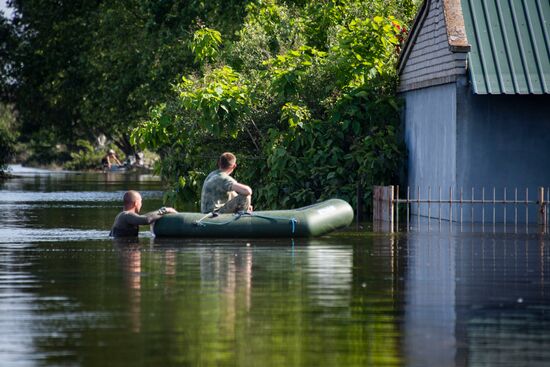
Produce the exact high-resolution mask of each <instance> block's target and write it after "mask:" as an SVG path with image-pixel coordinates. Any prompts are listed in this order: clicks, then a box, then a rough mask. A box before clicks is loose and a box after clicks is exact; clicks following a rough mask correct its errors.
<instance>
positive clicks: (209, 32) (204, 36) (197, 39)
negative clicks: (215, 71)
mask: <svg viewBox="0 0 550 367" xmlns="http://www.w3.org/2000/svg"><path fill="white" fill-rule="evenodd" d="M221 43H222V35H221V33H220V32H218V31H217V30H215V29H210V28H202V29H199V30H198V31H196V32H195V34H194V35H193V41H192V43H191V51H192V52H193V54H194V55H195V62H208V61H213V60H214V59H215V58H216V56H218V53H219V48H220V45H221Z"/></svg>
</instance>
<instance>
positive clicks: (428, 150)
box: [398, 0, 550, 221]
mask: <svg viewBox="0 0 550 367" xmlns="http://www.w3.org/2000/svg"><path fill="white" fill-rule="evenodd" d="M398 72H399V77H400V85H399V92H400V94H401V96H402V98H403V99H404V101H405V107H404V113H403V119H404V135H405V142H406V145H407V148H408V185H409V186H410V187H411V192H416V191H417V188H420V190H421V192H422V194H421V195H422V196H423V197H425V196H426V195H427V188H428V187H431V188H433V194H432V195H433V196H432V198H433V197H435V196H436V195H438V194H434V193H436V192H437V191H438V188H439V187H442V188H443V192H444V193H445V194H446V195H444V196H445V197H447V198H448V196H449V188H451V187H452V188H453V190H454V192H455V193H456V195H457V196H455V198H458V193H459V192H460V191H463V192H464V198H466V197H467V198H469V197H470V196H471V192H472V188H473V190H474V194H475V196H476V198H481V195H482V190H483V188H485V190H486V192H485V195H486V198H491V199H492V195H493V193H492V192H493V187H494V188H495V192H496V193H497V194H496V196H497V199H498V198H502V197H503V195H504V188H507V192H508V198H513V196H514V188H516V187H517V188H518V190H519V193H518V199H522V200H523V199H524V197H525V195H526V194H525V192H526V189H527V190H528V193H529V194H528V195H529V196H528V197H529V199H530V200H536V190H537V188H538V187H539V186H542V187H550V2H549V1H548V0H506V1H503V0H425V1H424V2H423V4H422V5H421V8H420V10H419V13H418V15H417V17H416V20H415V22H414V25H413V26H412V28H411V31H410V34H409V38H408V40H407V41H406V43H405V45H404V46H403V50H402V53H401V55H400V59H399V65H398ZM413 188H414V189H413ZM423 214H424V213H423ZM448 215H449V213H448V210H446V212H445V213H444V216H445V217H448ZM499 215H500V214H499ZM522 216H523V220H524V219H525V216H524V215H522ZM532 220H536V216H535V215H532V216H530V217H529V221H532Z"/></svg>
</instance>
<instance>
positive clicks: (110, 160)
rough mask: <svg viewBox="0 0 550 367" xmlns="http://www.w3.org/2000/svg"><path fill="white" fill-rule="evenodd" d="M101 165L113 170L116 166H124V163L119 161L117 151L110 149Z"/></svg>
mask: <svg viewBox="0 0 550 367" xmlns="http://www.w3.org/2000/svg"><path fill="white" fill-rule="evenodd" d="M101 163H102V164H103V168H105V169H111V168H112V167H113V165H114V164H116V165H118V166H122V163H120V161H119V160H118V158H117V156H116V154H115V151H114V150H112V149H109V151H108V152H107V154H106V155H105V156H104V157H103V158H102V159H101Z"/></svg>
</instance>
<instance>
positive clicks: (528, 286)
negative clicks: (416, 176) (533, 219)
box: [404, 233, 550, 366]
mask: <svg viewBox="0 0 550 367" xmlns="http://www.w3.org/2000/svg"><path fill="white" fill-rule="evenodd" d="M407 237H408V239H407V243H408V251H409V258H408V264H409V269H408V271H407V282H406V284H407V292H406V300H407V305H406V307H405V320H404V322H405V325H404V326H405V351H406V355H407V360H408V361H409V363H410V365H415V366H416V365H418V366H423V365H438V366H478V365H483V366H485V365H491V366H493V365H494V366H501V365H502V366H505V365H514V366H518V365H527V364H528V365H529V366H537V365H540V366H542V365H545V364H546V361H548V358H550V352H549V351H548V348H547V347H548V346H550V332H549V331H548V330H549V329H548V326H550V313H549V311H550V306H549V304H548V301H549V298H548V291H549V286H548V284H547V281H546V280H545V274H546V273H547V267H548V264H549V254H548V249H547V247H548V237H546V236H538V235H531V236H529V235H506V234H495V235H492V236H488V235H484V236H480V235H479V234H462V235H451V234H446V235H445V234H439V235H434V234H426V233H424V234H422V233H416V234H410V235H408V236H407ZM426 345H437V346H438V348H426Z"/></svg>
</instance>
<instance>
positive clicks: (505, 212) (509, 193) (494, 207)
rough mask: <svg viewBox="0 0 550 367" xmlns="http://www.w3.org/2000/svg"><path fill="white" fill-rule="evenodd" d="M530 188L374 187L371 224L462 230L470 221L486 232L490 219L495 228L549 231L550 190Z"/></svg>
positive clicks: (379, 227) (393, 228) (386, 228)
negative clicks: (533, 228)
mask: <svg viewBox="0 0 550 367" xmlns="http://www.w3.org/2000/svg"><path fill="white" fill-rule="evenodd" d="M433 191H435V192H433ZM532 191H536V195H533V194H531V196H530V194H529V188H524V189H520V190H518V189H517V188H514V189H512V190H509V189H507V188H502V189H498V190H497V189H496V188H495V187H493V188H491V189H489V190H486V189H485V188H484V187H482V188H478V189H475V188H471V189H469V190H467V192H465V191H464V189H463V188H460V189H456V188H454V187H449V189H448V190H446V192H445V193H443V190H442V188H441V187H438V188H437V190H432V188H431V187H427V188H424V189H421V188H420V187H416V188H415V189H414V190H411V188H410V187H407V188H406V190H404V193H403V192H400V188H399V186H375V187H374V188H373V221H374V229H375V230H378V231H390V232H393V231H396V230H399V229H400V228H402V227H403V226H404V225H406V229H407V230H409V229H411V224H414V225H415V228H418V229H420V227H421V223H422V224H423V225H424V226H425V227H426V228H427V230H431V229H432V228H433V226H434V222H435V225H437V226H438V227H439V229H441V225H442V223H447V224H448V225H449V229H450V230H453V227H456V225H458V226H459V228H460V230H463V229H464V225H465V224H470V225H471V228H472V229H473V228H474V227H479V228H480V229H481V230H482V231H484V230H485V229H486V225H489V224H491V225H492V227H493V230H496V229H497V226H499V227H500V228H502V229H503V230H504V231H507V230H508V229H509V228H510V227H512V228H513V230H514V231H516V232H517V231H518V225H519V226H520V228H524V229H525V230H526V231H529V227H530V226H532V225H533V224H536V225H538V228H539V231H541V232H544V233H547V231H548V223H549V217H548V215H549V213H550V211H549V210H548V205H550V189H549V188H544V187H538V188H537V190H531V192H532ZM400 194H401V196H400ZM533 196H534V197H533ZM400 217H401V218H400Z"/></svg>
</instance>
